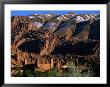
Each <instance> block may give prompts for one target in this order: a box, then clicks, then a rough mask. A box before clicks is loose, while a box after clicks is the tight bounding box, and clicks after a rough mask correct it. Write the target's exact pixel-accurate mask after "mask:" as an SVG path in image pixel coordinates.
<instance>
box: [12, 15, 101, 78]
mask: <svg viewBox="0 0 110 87" xmlns="http://www.w3.org/2000/svg"><path fill="white" fill-rule="evenodd" d="M58 55H60V57H61V58H60V59H59V60H58V61H61V62H63V63H65V62H67V60H68V59H69V60H72V59H74V60H76V61H77V62H76V63H77V64H79V65H85V66H89V65H90V64H91V61H92V64H93V63H94V64H96V65H97V66H98V68H96V69H98V70H99V66H100V62H99V61H100V15H96V14H75V13H68V14H64V15H56V14H33V15H29V16H13V17H11V60H12V61H11V64H12V68H13V67H14V66H15V65H17V64H18V65H19V66H20V67H23V66H24V65H27V64H34V65H36V59H42V60H44V61H50V60H49V59H54V61H56V60H57V59H58ZM67 55H69V56H72V57H71V58H70V57H67ZM56 56H57V57H56ZM65 58H66V61H65ZM42 60H40V61H42ZM83 61H86V62H83ZM94 64H93V66H94ZM60 65H62V63H61V64H60ZM37 67H38V66H37ZM35 68H36V67H35ZM42 69H43V68H42ZM98 70H95V71H98ZM99 71H100V70H99ZM99 71H98V72H96V76H99ZM97 73H98V74H97Z"/></svg>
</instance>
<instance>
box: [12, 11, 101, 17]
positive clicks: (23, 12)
mask: <svg viewBox="0 0 110 87" xmlns="http://www.w3.org/2000/svg"><path fill="white" fill-rule="evenodd" d="M68 12H75V13H77V14H100V11H98V10H88V11H87V10H81V11H80V10H70V11H69V10H50V11H49V10H34V11H29V10H13V11H11V16H16V15H21V16H26V15H31V14H49V13H53V14H59V15H61V14H66V13H68Z"/></svg>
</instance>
